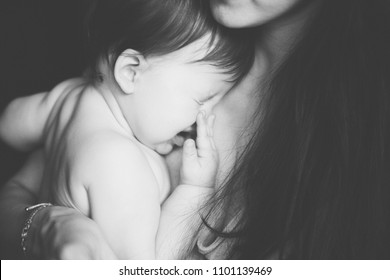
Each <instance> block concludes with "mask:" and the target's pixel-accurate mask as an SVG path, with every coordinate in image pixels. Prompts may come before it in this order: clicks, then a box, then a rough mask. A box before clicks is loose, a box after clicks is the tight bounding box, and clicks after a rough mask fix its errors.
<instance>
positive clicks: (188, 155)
mask: <svg viewBox="0 0 390 280" xmlns="http://www.w3.org/2000/svg"><path fill="white" fill-rule="evenodd" d="M197 160H198V153H197V151H196V147H195V142H194V140H192V139H187V140H186V141H185V142H184V145H183V166H191V164H192V163H193V162H197Z"/></svg>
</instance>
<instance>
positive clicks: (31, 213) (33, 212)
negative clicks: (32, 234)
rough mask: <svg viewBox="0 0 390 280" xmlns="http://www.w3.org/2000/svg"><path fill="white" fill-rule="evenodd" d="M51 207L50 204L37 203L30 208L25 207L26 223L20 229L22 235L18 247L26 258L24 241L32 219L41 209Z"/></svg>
mask: <svg viewBox="0 0 390 280" xmlns="http://www.w3.org/2000/svg"><path fill="white" fill-rule="evenodd" d="M49 206H53V205H52V204H51V203H39V204H36V205H33V206H30V207H26V209H25V211H26V212H27V213H28V216H27V218H26V221H25V222H24V226H23V229H22V233H21V235H20V237H21V242H20V245H21V247H22V251H23V254H24V255H25V256H27V247H26V239H27V236H28V231H29V229H30V227H31V224H32V222H33V219H34V217H35V215H36V214H37V213H38V212H39V211H40V210H42V209H43V208H46V207H49Z"/></svg>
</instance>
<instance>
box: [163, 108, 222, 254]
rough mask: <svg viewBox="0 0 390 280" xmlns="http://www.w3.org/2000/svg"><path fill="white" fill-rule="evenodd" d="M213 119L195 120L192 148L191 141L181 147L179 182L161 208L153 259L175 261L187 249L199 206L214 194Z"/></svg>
mask: <svg viewBox="0 0 390 280" xmlns="http://www.w3.org/2000/svg"><path fill="white" fill-rule="evenodd" d="M214 118H215V117H214V116H210V117H209V118H208V119H207V123H206V117H205V115H204V113H200V114H199V115H198V117H197V138H196V147H195V143H194V141H193V140H192V139H189V140H186V142H185V143H184V147H183V164H182V167H181V170H180V173H181V174H180V175H181V181H180V185H179V186H177V187H176V188H175V190H174V192H173V193H172V194H171V195H170V196H169V197H168V199H167V200H166V201H165V202H164V204H163V206H162V213H161V218H160V225H159V229H158V235H157V257H158V258H160V259H177V258H179V257H180V249H185V248H187V247H189V246H190V244H189V241H190V240H189V238H191V233H192V232H193V231H194V230H195V229H196V227H197V226H199V224H200V222H201V213H200V210H201V206H202V204H203V203H204V202H206V201H207V200H208V198H209V197H210V196H211V195H212V194H213V193H214V184H215V177H216V173H217V168H218V154H217V151H216V148H215V144H214V141H213V123H214Z"/></svg>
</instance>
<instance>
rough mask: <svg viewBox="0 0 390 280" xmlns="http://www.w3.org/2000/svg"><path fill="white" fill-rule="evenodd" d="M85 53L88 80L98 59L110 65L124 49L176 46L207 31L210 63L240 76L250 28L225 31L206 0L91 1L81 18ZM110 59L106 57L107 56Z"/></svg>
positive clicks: (158, 51)
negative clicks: (214, 17) (88, 71)
mask: <svg viewBox="0 0 390 280" xmlns="http://www.w3.org/2000/svg"><path fill="white" fill-rule="evenodd" d="M85 27H86V33H87V42H86V43H87V56H88V60H89V66H90V73H91V77H92V79H93V80H96V78H97V77H98V76H99V71H98V65H99V61H100V60H101V59H102V58H103V59H106V60H107V61H108V62H110V67H111V69H113V66H114V64H115V61H116V60H117V58H118V57H119V55H120V54H121V53H122V52H123V51H125V50H126V49H128V48H131V49H134V50H136V51H139V52H140V53H142V54H143V55H144V56H146V57H147V56H150V55H154V56H156V55H164V54H168V53H171V52H174V51H177V50H179V49H181V48H183V47H185V46H187V45H189V44H191V43H193V42H195V41H197V40H198V39H200V38H202V37H204V36H210V35H211V36H210V41H209V51H208V53H207V55H206V56H205V57H203V58H202V59H200V60H197V62H199V61H205V62H209V63H211V64H212V65H215V66H217V67H219V68H221V69H222V71H223V72H224V73H227V74H230V75H232V79H231V81H234V82H237V81H239V80H240V79H241V78H242V77H243V76H244V75H245V74H246V73H247V72H248V71H249V69H250V67H251V66H252V63H253V53H254V51H253V48H254V44H253V42H252V39H251V38H252V37H254V36H250V32H251V31H250V30H246V31H243V30H238V31H236V30H230V29H227V28H225V27H222V26H221V25H219V24H218V23H216V22H215V20H214V19H213V17H212V15H211V12H210V7H209V1H208V0H92V1H91V6H90V9H89V11H88V13H87V16H86V21H85ZM108 58H110V59H108Z"/></svg>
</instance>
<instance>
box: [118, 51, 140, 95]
mask: <svg viewBox="0 0 390 280" xmlns="http://www.w3.org/2000/svg"><path fill="white" fill-rule="evenodd" d="M145 67H146V60H145V57H144V56H143V55H142V54H141V53H140V52H137V51H135V50H132V49H127V50H125V51H124V52H122V53H121V55H120V56H119V57H118V59H117V60H116V62H115V67H114V77H115V80H116V82H117V83H118V85H119V87H120V88H121V89H122V91H123V92H124V93H125V94H132V93H134V89H135V82H136V80H137V78H138V77H139V75H140V74H141V72H142V70H144V69H145Z"/></svg>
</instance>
